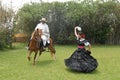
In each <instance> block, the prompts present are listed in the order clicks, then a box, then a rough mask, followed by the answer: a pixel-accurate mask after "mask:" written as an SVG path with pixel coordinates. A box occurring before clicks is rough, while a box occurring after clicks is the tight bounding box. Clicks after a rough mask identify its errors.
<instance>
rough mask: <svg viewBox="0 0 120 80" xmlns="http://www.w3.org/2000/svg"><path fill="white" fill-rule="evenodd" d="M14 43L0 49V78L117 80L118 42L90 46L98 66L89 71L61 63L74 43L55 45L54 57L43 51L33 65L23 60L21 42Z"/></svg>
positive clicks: (119, 67)
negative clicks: (2, 49) (71, 68)
mask: <svg viewBox="0 0 120 80" xmlns="http://www.w3.org/2000/svg"><path fill="white" fill-rule="evenodd" d="M14 46H15V49H13V50H4V51H0V80H120V62H119V61H120V46H93V47H92V56H94V57H95V58H96V59H97V60H98V63H99V66H98V68H97V69H96V70H95V71H93V72H91V73H80V72H79V73H78V72H75V71H72V70H69V69H68V68H66V66H65V65H64V59H65V58H68V57H69V56H70V55H71V54H72V53H73V51H74V50H75V49H76V46H75V45H73V46H70V45H55V48H56V51H57V52H56V57H57V60H56V61H53V60H52V58H51V56H50V54H49V52H44V53H43V54H42V55H41V56H40V57H39V59H38V61H37V62H36V65H32V61H31V62H29V61H28V60H27V58H26V56H27V50H26V49H25V46H26V45H25V44H14ZM33 54H34V53H33ZM33 54H32V59H33Z"/></svg>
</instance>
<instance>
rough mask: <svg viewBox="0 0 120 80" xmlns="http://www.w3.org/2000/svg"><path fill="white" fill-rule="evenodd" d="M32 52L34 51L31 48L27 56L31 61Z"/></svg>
mask: <svg viewBox="0 0 120 80" xmlns="http://www.w3.org/2000/svg"><path fill="white" fill-rule="evenodd" d="M31 53H32V51H31V50H29V52H28V56H27V59H28V60H29V61H30V59H31V58H30V56H31Z"/></svg>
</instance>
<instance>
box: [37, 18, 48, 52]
mask: <svg viewBox="0 0 120 80" xmlns="http://www.w3.org/2000/svg"><path fill="white" fill-rule="evenodd" d="M46 22H47V21H46V19H45V18H42V19H41V20H40V23H39V24H38V25H37V26H36V28H35V30H37V29H39V30H40V31H41V39H42V44H41V45H40V46H41V47H42V48H43V50H45V47H46V46H48V45H49V44H50V40H49V39H50V32H49V27H48V25H47V24H46Z"/></svg>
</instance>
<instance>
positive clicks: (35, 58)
mask: <svg viewBox="0 0 120 80" xmlns="http://www.w3.org/2000/svg"><path fill="white" fill-rule="evenodd" d="M37 53H38V50H37V51H35V55H34V60H33V65H35V61H36V56H37Z"/></svg>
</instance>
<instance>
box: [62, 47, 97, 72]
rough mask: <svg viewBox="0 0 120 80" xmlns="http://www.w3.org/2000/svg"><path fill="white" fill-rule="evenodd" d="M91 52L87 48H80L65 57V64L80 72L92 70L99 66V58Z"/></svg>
mask: <svg viewBox="0 0 120 80" xmlns="http://www.w3.org/2000/svg"><path fill="white" fill-rule="evenodd" d="M90 54H91V53H90V52H89V51H87V50H85V49H84V48H83V49H80V48H78V49H77V50H75V51H74V53H73V54H72V55H71V56H70V57H69V58H68V59H65V60H64V62H65V65H66V66H67V67H68V68H70V69H72V70H75V71H80V72H84V73H87V72H91V71H93V70H95V69H96V68H97V66H98V62H97V60H96V59H95V58H94V57H93V56H91V55H90Z"/></svg>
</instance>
